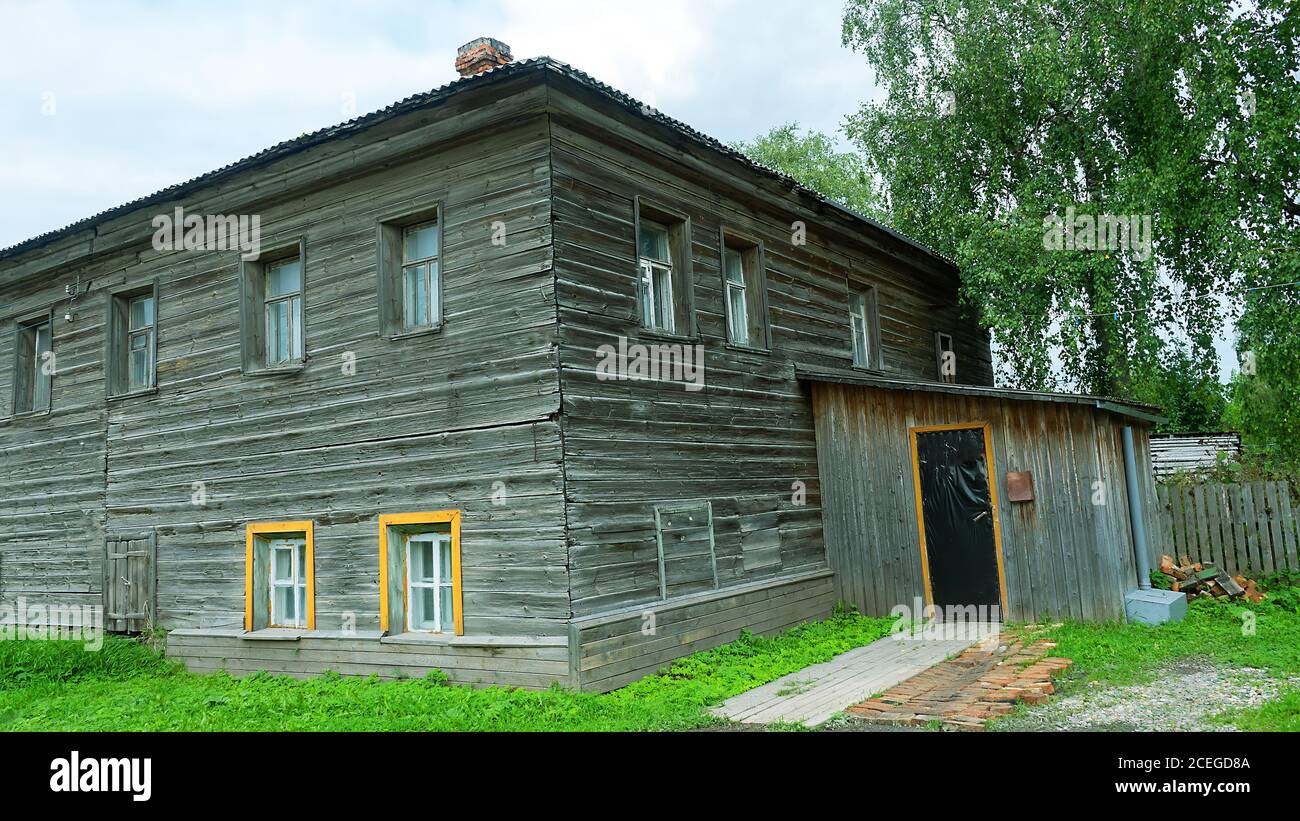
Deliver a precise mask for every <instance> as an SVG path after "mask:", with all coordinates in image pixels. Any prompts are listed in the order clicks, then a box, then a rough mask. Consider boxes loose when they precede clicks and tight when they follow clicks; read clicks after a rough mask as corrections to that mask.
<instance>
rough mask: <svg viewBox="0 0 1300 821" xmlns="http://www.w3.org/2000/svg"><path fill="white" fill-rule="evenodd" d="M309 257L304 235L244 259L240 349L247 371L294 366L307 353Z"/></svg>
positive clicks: (241, 286) (272, 369)
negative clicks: (276, 249)
mask: <svg viewBox="0 0 1300 821" xmlns="http://www.w3.org/2000/svg"><path fill="white" fill-rule="evenodd" d="M305 259H306V258H305V255H304V253H303V243H302V242H301V241H299V242H298V243H297V244H296V245H295V246H293V247H292V248H290V249H282V250H281V251H280V252H278V253H277V252H272V253H268V254H263V256H262V258H261V259H260V260H257V261H248V260H245V261H244V262H243V269H242V275H241V279H240V289H241V291H240V301H241V306H240V328H241V335H240V350H241V354H242V359H243V367H244V371H245V372H249V373H256V372H257V371H260V370H269V371H272V372H274V371H277V370H284V369H291V368H292V366H294V365H297V364H299V363H301V362H302V361H303V359H304V358H305V343H304V337H305V323H304V311H303V300H304V297H305V294H306V276H305V271H306V269H305Z"/></svg>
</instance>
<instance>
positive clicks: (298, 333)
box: [289, 296, 302, 359]
mask: <svg viewBox="0 0 1300 821" xmlns="http://www.w3.org/2000/svg"><path fill="white" fill-rule="evenodd" d="M289 328H290V329H291V332H290V338H289V356H290V357H291V358H293V359H302V297H297V296H296V297H293V298H291V299H290V300H289Z"/></svg>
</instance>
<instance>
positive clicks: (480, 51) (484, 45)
mask: <svg viewBox="0 0 1300 821" xmlns="http://www.w3.org/2000/svg"><path fill="white" fill-rule="evenodd" d="M512 59H514V58H513V57H511V56H510V46H507V45H506V44H505V43H503V42H501V41H500V40H493V39H492V38H491V37H480V38H478V39H477V40H470V41H469V42H468V43H466V44H465V45H463V46H461V47H460V48H458V49H456V70H457V71H459V72H460V76H462V77H473V76H474V75H475V74H482V73H483V72H485V71H487V70H488V69H490V68H496V67H497V66H504V65H505V64H506V63H508V62H510V61H511V60H512Z"/></svg>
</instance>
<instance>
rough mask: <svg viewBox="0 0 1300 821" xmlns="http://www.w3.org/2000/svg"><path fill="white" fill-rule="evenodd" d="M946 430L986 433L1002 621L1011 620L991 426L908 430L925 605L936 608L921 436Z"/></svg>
mask: <svg viewBox="0 0 1300 821" xmlns="http://www.w3.org/2000/svg"><path fill="white" fill-rule="evenodd" d="M944 430H982V431H983V432H984V461H985V462H986V463H987V464H988V467H989V504H990V505H991V506H992V508H993V553H994V555H995V556H996V557H997V562H998V595H999V599H1000V602H1001V606H1002V618H1003V620H1004V621H1005V620H1006V618H1007V573H1006V566H1005V565H1004V563H1003V561H1002V516H1001V514H999V512H998V471H997V466H996V465H995V464H994V462H993V429H992V427H991V426H990V425H989V423H988V422H958V423H956V424H951V425H917V426H914V427H910V428H908V429H907V436H908V439H909V440H910V442H911V446H912V488H913V492H914V494H915V498H914V501H915V503H916V529H917V534H918V535H919V536H920V538H921V584H922V586H923V587H924V591H925V603H926V604H930V605H932V604H934V590H932V589H931V587H930V556H929V553H928V552H927V551H926V545H925V513H924V511H923V509H922V505H921V459H920V455H919V453H918V444H917V442H918V440H917V434H919V433H934V432H936V431H944Z"/></svg>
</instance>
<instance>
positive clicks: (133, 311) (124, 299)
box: [106, 283, 158, 396]
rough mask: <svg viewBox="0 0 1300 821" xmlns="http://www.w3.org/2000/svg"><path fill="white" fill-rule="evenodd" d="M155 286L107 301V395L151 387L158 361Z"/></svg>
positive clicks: (116, 394) (129, 292) (154, 380)
mask: <svg viewBox="0 0 1300 821" xmlns="http://www.w3.org/2000/svg"><path fill="white" fill-rule="evenodd" d="M157 306H158V292H157V285H156V283H155V284H154V285H151V286H149V287H148V288H143V289H136V290H134V291H128V292H126V293H122V294H114V295H113V296H112V297H111V298H110V300H109V315H108V328H109V345H108V368H107V373H106V378H107V381H108V395H109V396H121V395H124V394H130V393H136V392H138V391H145V390H149V389H150V388H153V387H154V386H155V383H156V374H157V367H158V366H157V360H158V336H157Z"/></svg>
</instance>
